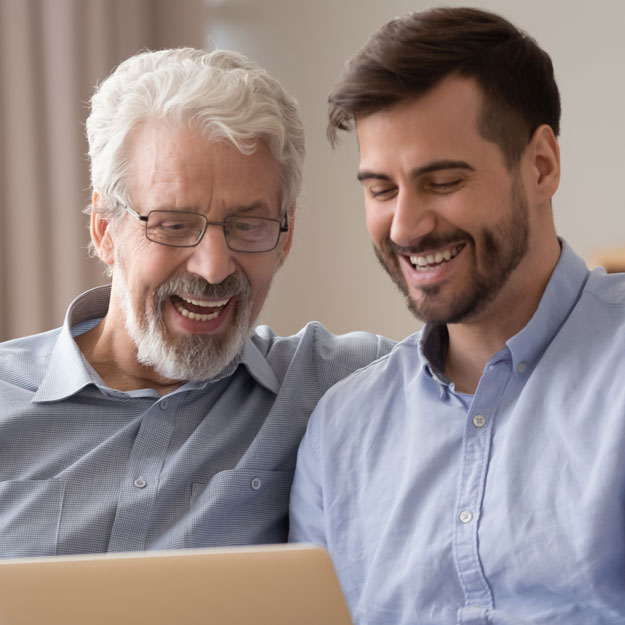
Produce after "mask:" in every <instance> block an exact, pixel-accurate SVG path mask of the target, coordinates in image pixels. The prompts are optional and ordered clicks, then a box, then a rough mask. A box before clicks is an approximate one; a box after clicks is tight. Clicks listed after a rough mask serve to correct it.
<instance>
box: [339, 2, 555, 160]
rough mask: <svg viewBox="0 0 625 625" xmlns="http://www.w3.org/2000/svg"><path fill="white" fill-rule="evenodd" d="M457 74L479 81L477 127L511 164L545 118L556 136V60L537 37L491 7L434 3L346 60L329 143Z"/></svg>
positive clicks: (376, 36)
mask: <svg viewBox="0 0 625 625" xmlns="http://www.w3.org/2000/svg"><path fill="white" fill-rule="evenodd" d="M453 74H456V75H458V76H464V77H468V78H473V79H474V80H475V81H476V82H477V84H478V86H479V87H480V89H481V91H482V94H483V97H484V102H483V105H482V111H481V118H480V120H479V124H478V125H479V131H480V133H481V134H482V136H483V137H484V138H486V139H488V140H490V141H493V142H495V143H496V144H497V145H498V146H499V147H500V149H501V151H502V152H503V155H504V158H505V160H506V163H507V165H508V167H512V166H514V165H516V164H517V163H518V162H519V159H520V157H521V154H522V153H523V151H524V149H525V147H526V146H527V143H528V142H529V140H530V138H531V136H532V134H533V133H534V131H535V130H536V128H538V127H539V126H540V125H542V124H548V125H549V126H551V128H552V129H553V132H554V134H555V135H556V136H557V135H558V133H559V130H560V95H559V92H558V87H557V85H556V82H555V78H554V75H553V65H552V63H551V59H550V58H549V55H548V54H547V53H546V52H545V51H544V50H542V49H541V48H539V47H538V44H537V43H536V42H535V41H534V39H532V38H531V37H530V36H529V35H527V34H526V33H524V32H523V31H520V30H519V29H518V28H516V27H515V26H514V25H512V24H511V23H510V22H508V21H507V20H505V19H504V18H502V17H500V16H498V15H495V14H493V13H489V12H486V11H481V10H478V9H472V8H436V9H431V10H428V11H423V12H417V13H410V14H408V15H406V16H404V17H400V18H397V19H394V20H392V21H390V22H388V23H387V24H385V25H384V26H382V28H380V29H379V30H378V31H377V32H376V33H375V34H374V35H373V36H372V37H371V39H370V40H369V41H368V43H367V44H366V45H365V47H364V48H363V49H362V50H360V52H358V53H357V54H356V56H354V57H353V58H352V59H351V60H350V61H348V62H347V63H346V65H345V68H344V71H343V74H342V76H341V78H340V80H339V82H338V83H337V84H336V86H335V87H334V89H333V91H332V93H331V94H330V97H329V99H328V101H329V125H328V137H329V139H330V142H331V143H332V144H333V145H334V144H335V143H336V140H337V131H338V130H349V129H350V128H351V127H352V125H353V121H354V119H355V118H356V117H358V116H366V115H369V114H371V113H374V112H376V111H380V110H382V109H385V108H387V107H389V106H392V105H393V104H396V103H398V102H400V101H403V100H406V99H410V98H418V97H420V96H422V95H423V94H425V93H426V92H427V91H429V90H430V89H432V88H433V87H434V86H435V85H436V84H437V83H439V82H440V81H441V80H442V79H443V78H445V77H448V76H450V75H453Z"/></svg>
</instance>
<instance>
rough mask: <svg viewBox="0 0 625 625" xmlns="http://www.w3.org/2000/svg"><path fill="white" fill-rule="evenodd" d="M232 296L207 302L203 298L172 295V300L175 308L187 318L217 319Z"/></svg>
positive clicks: (197, 319)
mask: <svg viewBox="0 0 625 625" xmlns="http://www.w3.org/2000/svg"><path fill="white" fill-rule="evenodd" d="M231 299H232V298H230V297H229V298H228V299H224V300H220V301H215V302H206V301H202V300H197V299H192V298H188V297H183V296H181V295H172V296H171V301H172V304H173V305H174V307H175V309H176V310H177V311H178V312H179V313H180V314H181V315H182V316H183V317H186V318H187V319H191V320H192V321H211V320H212V319H216V318H217V317H218V316H219V314H220V313H221V311H222V310H223V309H224V308H225V306H226V305H227V304H228V302H229V301H230V300H231Z"/></svg>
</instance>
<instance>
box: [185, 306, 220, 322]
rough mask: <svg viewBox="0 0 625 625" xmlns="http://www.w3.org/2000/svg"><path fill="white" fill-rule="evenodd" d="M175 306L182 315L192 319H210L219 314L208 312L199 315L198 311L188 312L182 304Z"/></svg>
mask: <svg viewBox="0 0 625 625" xmlns="http://www.w3.org/2000/svg"><path fill="white" fill-rule="evenodd" d="M176 308H178V312H179V313H180V314H181V315H182V316H183V317H188V318H189V319H193V321H210V320H211V319H215V318H216V317H217V316H218V315H219V313H218V312H214V313H210V314H208V315H200V314H199V313H194V312H190V311H188V310H187V309H186V308H183V307H182V306H176Z"/></svg>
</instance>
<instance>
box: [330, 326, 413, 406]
mask: <svg viewBox="0 0 625 625" xmlns="http://www.w3.org/2000/svg"><path fill="white" fill-rule="evenodd" d="M420 338H421V332H417V333H415V334H411V335H410V336H409V337H407V338H405V339H404V340H403V341H401V342H400V343H397V344H395V345H394V346H393V347H392V349H391V350H390V351H388V352H387V353H386V354H384V355H383V356H381V357H380V358H377V359H375V360H373V361H371V362H369V363H367V364H366V365H363V366H362V367H360V368H358V369H357V370H355V371H354V372H353V373H351V374H350V375H348V376H347V377H345V378H344V379H342V380H341V381H340V382H338V383H336V384H335V385H334V386H333V387H332V388H331V389H330V390H329V391H328V392H327V393H326V395H325V397H324V401H325V402H334V401H339V402H343V401H344V400H345V399H346V398H347V399H348V398H350V397H353V396H354V395H355V394H358V396H359V397H362V398H363V399H364V400H365V401H372V402H375V401H377V400H379V398H380V395H381V394H382V395H383V394H384V393H386V392H388V391H389V390H392V389H397V388H399V387H402V386H403V385H405V384H406V383H407V382H408V381H409V380H410V379H413V378H414V377H415V376H416V375H417V374H418V373H419V372H420V371H421V369H422V368H423V364H424V359H423V355H422V354H421V350H420V349H419V341H420ZM382 390H384V393H382Z"/></svg>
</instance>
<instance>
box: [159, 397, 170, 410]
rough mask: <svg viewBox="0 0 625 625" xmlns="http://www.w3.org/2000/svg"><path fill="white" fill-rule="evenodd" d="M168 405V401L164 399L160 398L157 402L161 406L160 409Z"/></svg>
mask: <svg viewBox="0 0 625 625" xmlns="http://www.w3.org/2000/svg"><path fill="white" fill-rule="evenodd" d="M168 405H169V402H168V401H167V400H166V399H163V400H161V403H160V404H159V406H160V407H161V410H167V406H168Z"/></svg>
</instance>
